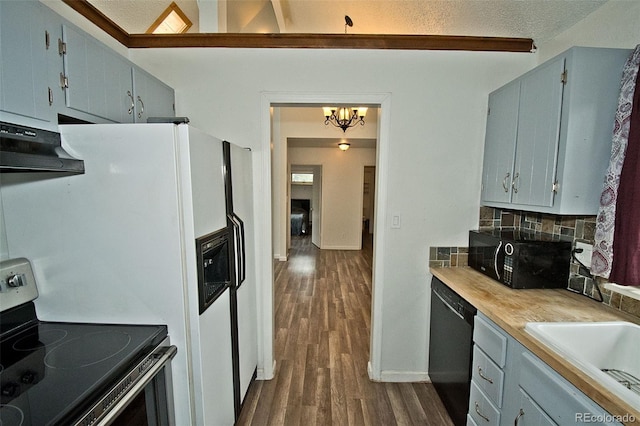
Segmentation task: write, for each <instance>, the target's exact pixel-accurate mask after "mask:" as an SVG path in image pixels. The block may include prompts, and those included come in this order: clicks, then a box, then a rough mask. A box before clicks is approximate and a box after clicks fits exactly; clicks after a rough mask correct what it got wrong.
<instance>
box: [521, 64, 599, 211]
mask: <svg viewBox="0 0 640 426" xmlns="http://www.w3.org/2000/svg"><path fill="white" fill-rule="evenodd" d="M563 73H564V58H557V59H554V60H553V61H550V62H547V63H545V64H544V65H542V66H540V67H538V68H536V69H535V70H533V71H532V72H531V73H529V74H528V75H527V78H524V79H522V80H521V82H520V102H519V107H518V133H517V142H516V159H515V164H514V169H513V179H512V187H511V188H512V191H513V194H512V199H511V202H512V203H515V204H523V205H531V206H541V207H552V206H553V196H554V190H553V184H554V179H555V172H556V157H557V153H558V137H559V135H560V116H561V103H562V89H563V83H562V75H563ZM603 177H604V175H603Z"/></svg>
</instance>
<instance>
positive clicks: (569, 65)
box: [481, 47, 631, 215]
mask: <svg viewBox="0 0 640 426" xmlns="http://www.w3.org/2000/svg"><path fill="white" fill-rule="evenodd" d="M630 52H631V51H630V50H626V49H600V48H585V47H574V48H571V49H569V50H568V51H566V52H564V53H562V54H560V55H558V56H557V57H555V58H553V59H551V60H549V61H547V62H545V63H544V64H542V65H540V66H538V67H536V68H534V69H533V70H531V71H529V72H528V73H526V74H524V75H523V76H521V77H519V78H518V79H516V80H514V81H512V82H511V83H508V84H507V85H505V86H503V87H502V88H500V89H498V90H496V91H495V92H493V93H491V94H490V95H489V110H488V114H489V115H488V118H487V130H486V138H485V153H484V168H483V175H482V195H481V198H482V205H485V206H490V207H499V208H509V209H519V210H526V211H537V212H543V213H554V214H571V215H593V214H596V213H597V211H598V205H599V198H600V192H601V189H602V183H603V181H604V175H605V172H606V168H607V165H608V160H609V156H610V152H611V136H612V131H613V121H614V115H615V109H616V106H617V100H618V94H619V90H620V88H619V86H620V79H621V77H622V68H623V66H624V63H625V61H626V59H627V57H628V56H629V54H630Z"/></svg>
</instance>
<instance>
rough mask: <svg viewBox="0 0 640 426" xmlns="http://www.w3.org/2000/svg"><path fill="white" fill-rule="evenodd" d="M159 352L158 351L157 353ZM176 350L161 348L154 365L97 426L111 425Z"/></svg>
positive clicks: (173, 355)
mask: <svg viewBox="0 0 640 426" xmlns="http://www.w3.org/2000/svg"><path fill="white" fill-rule="evenodd" d="M158 352H160V351H158ZM177 352H178V348H177V347H175V346H173V345H172V346H168V347H165V348H162V355H160V358H159V359H158V361H156V363H155V364H154V365H153V367H151V368H150V369H149V370H148V371H147V372H146V373H145V374H144V375H143V376H142V377H141V378H140V379H139V380H138V382H137V383H136V384H135V385H133V386H132V387H131V389H129V390H128V391H127V393H126V394H125V395H124V397H123V398H122V399H121V400H120V401H118V402H117V403H116V404H115V405H114V406H113V408H112V409H110V410H109V412H108V413H106V414H105V416H104V417H103V418H101V419H100V421H99V422H98V423H96V425H97V426H107V425H109V424H111V422H113V421H114V420H116V417H117V416H119V415H120V413H122V411H123V410H124V409H125V408H126V407H127V405H129V403H131V401H133V399H134V398H135V397H136V396H137V395H138V394H139V393H140V392H141V391H142V390H143V389H144V388H145V387H146V386H147V385H148V384H149V382H151V380H153V378H154V377H155V376H156V375H157V374H158V373H159V372H160V370H162V369H163V368H164V367H165V365H166V364H168V363H169V361H171V360H172V359H173V357H175V356H176V353H177Z"/></svg>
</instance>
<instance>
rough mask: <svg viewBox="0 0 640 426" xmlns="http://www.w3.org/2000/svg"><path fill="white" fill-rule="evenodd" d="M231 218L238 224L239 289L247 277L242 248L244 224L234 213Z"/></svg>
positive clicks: (243, 249)
mask: <svg viewBox="0 0 640 426" xmlns="http://www.w3.org/2000/svg"><path fill="white" fill-rule="evenodd" d="M233 216H234V217H235V218H236V222H237V223H238V240H239V241H240V246H239V252H238V258H239V259H240V265H239V267H240V280H239V282H238V287H240V285H242V283H243V282H244V280H245V278H246V275H247V265H246V260H245V254H246V253H245V246H244V242H245V241H244V222H243V221H242V219H240V217H238V215H236V214H235V213H234V214H233Z"/></svg>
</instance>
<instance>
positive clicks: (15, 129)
mask: <svg viewBox="0 0 640 426" xmlns="http://www.w3.org/2000/svg"><path fill="white" fill-rule="evenodd" d="M0 172H2V173H7V172H67V173H84V161H82V160H78V159H77V158H73V157H72V156H71V155H69V153H67V152H66V151H65V150H64V149H63V148H62V144H61V140H60V133H56V132H50V131H47V130H41V129H34V128H32V127H24V126H18V125H15V124H10V123H4V122H0Z"/></svg>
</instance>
